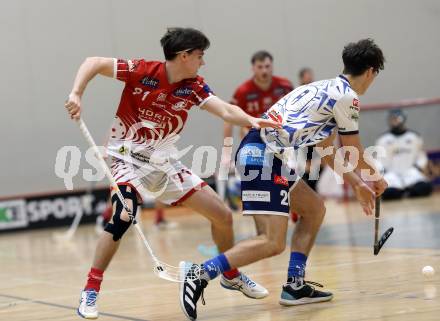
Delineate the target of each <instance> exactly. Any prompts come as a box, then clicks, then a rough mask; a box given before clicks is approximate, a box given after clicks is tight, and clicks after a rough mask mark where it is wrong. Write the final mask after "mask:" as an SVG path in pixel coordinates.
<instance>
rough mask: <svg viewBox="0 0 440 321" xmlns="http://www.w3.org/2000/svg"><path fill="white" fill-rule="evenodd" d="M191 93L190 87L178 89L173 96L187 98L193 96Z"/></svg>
mask: <svg viewBox="0 0 440 321" xmlns="http://www.w3.org/2000/svg"><path fill="white" fill-rule="evenodd" d="M191 93H192V89H191V88H189V87H182V88H177V89H176V90H175V91H174V93H173V95H174V96H176V97H186V96H189V95H191Z"/></svg>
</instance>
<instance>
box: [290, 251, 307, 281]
mask: <svg viewBox="0 0 440 321" xmlns="http://www.w3.org/2000/svg"><path fill="white" fill-rule="evenodd" d="M306 263H307V256H306V255H304V254H302V253H299V252H291V253H290V261H289V269H288V271H287V278H292V277H297V278H298V277H300V278H304V275H305V273H306Z"/></svg>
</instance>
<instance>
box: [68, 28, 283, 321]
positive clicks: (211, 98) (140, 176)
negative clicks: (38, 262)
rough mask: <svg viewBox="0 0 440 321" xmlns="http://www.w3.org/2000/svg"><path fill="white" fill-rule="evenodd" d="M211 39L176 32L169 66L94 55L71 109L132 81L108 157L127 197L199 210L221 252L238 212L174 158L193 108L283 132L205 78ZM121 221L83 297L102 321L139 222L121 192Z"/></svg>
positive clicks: (241, 284)
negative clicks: (103, 297) (109, 284)
mask: <svg viewBox="0 0 440 321" xmlns="http://www.w3.org/2000/svg"><path fill="white" fill-rule="evenodd" d="M209 44H210V43H209V40H208V38H207V37H206V36H205V35H204V34H203V33H202V32H200V31H198V30H195V29H191V28H172V29H169V30H168V31H167V32H166V34H165V35H164V36H163V37H162V39H161V45H162V47H163V51H164V54H165V62H160V61H146V60H143V59H134V60H126V59H115V58H102V57H92V58H87V59H86V60H85V61H84V63H83V64H82V65H81V67H80V68H79V70H78V73H77V75H76V78H75V81H74V84H73V88H72V91H71V93H70V95H69V98H68V100H67V102H66V104H65V107H66V108H67V110H68V113H69V114H70V116H71V118H72V119H75V120H76V119H79V118H80V113H81V97H82V95H83V93H84V90H85V89H86V86H87V84H88V83H89V81H90V80H92V79H93V78H94V77H95V76H96V75H98V74H100V75H103V76H107V77H113V78H115V79H118V80H120V81H122V82H124V83H125V87H124V90H123V92H122V95H121V100H120V103H119V107H118V110H117V112H116V116H115V119H114V122H113V128H112V134H111V137H110V140H109V143H108V151H107V153H108V154H109V155H110V156H112V157H113V161H112V165H111V169H112V173H113V176H114V177H115V180H116V182H117V183H118V185H119V187H120V189H121V192H122V194H123V196H124V198H125V199H126V201H127V203H128V205H129V206H130V207H131V209H132V212H133V214H134V215H136V212H137V209H138V204H139V203H140V202H141V200H142V197H143V195H144V194H145V193H149V194H150V195H152V194H153V195H155V197H156V199H157V200H158V201H160V202H162V203H165V204H170V205H175V204H182V205H184V206H186V207H188V208H190V209H192V210H194V211H196V212H199V213H200V214H202V215H203V216H204V217H206V218H207V219H208V220H210V222H211V224H212V237H213V239H214V242H215V243H216V245H217V247H218V248H219V250H220V251H221V252H224V251H226V250H227V249H229V248H231V247H232V246H233V244H234V237H233V229H232V215H231V210H230V209H229V208H227V207H226V206H225V205H224V203H223V202H222V201H221V200H220V198H219V197H218V196H217V194H216V193H215V192H214V190H212V189H211V188H210V187H209V186H207V185H206V183H204V182H203V181H202V180H201V179H200V178H199V177H198V176H197V175H195V174H194V173H192V172H191V170H190V169H188V168H187V167H185V166H184V165H183V164H182V163H181V162H179V161H178V160H176V159H175V158H173V157H172V156H173V153H174V152H175V147H173V146H174V144H173V143H174V142H175V140H176V139H177V137H178V135H177V134H178V133H179V132H180V131H181V130H182V129H183V127H184V125H185V122H186V120H187V117H188V112H189V110H190V109H191V108H193V107H195V108H201V109H203V110H206V111H208V112H210V113H212V114H214V115H216V116H218V117H220V118H222V119H223V120H224V121H226V122H231V123H233V124H234V125H237V126H242V127H254V128H257V129H259V128H263V127H279V125H278V124H277V123H276V122H273V121H269V120H265V119H259V118H255V117H252V116H250V115H248V114H246V113H245V112H243V110H242V109H241V108H239V107H237V106H234V105H231V104H228V103H226V102H224V101H223V100H221V99H220V98H218V97H216V96H215V95H214V94H213V92H212V91H211V89H210V88H209V86H208V85H207V84H206V83H205V82H204V80H203V78H202V77H200V76H198V75H197V73H198V71H199V69H200V67H202V66H203V65H204V64H205V62H204V60H203V54H204V51H205V50H206V49H207V48H208V47H209ZM112 203H113V217H112V219H111V221H110V222H109V223H108V224H107V225H106V227H105V232H104V233H103V234H102V235H101V237H100V239H99V241H98V244H97V247H96V251H95V257H94V261H93V264H92V267H91V269H90V272H89V274H88V280H87V284H86V285H85V287H84V290H83V291H82V293H81V299H80V305H79V308H78V314H79V315H80V316H82V317H84V318H88V319H94V318H97V317H98V309H97V305H96V300H97V297H98V293H99V290H100V285H101V281H102V279H103V273H104V271H105V270H106V268H107V267H108V265H109V263H110V261H111V260H112V257H113V255H114V254H115V253H116V251H117V249H118V247H119V244H120V240H121V238H122V236H123V235H124V233H125V232H126V230H127V229H128V228H129V226H130V224H131V222H130V219H129V216H128V215H127V213H126V212H125V211H124V209H123V206H122V203H121V202H120V201H119V199H118V197H117V196H116V195H113V196H112ZM220 282H221V284H222V286H223V287H225V288H228V289H234V290H240V291H241V292H243V293H244V294H245V295H246V296H248V297H251V298H262V297H265V296H267V295H268V292H267V290H266V289H265V288H263V287H262V286H260V285H258V284H257V283H256V282H253V281H251V280H250V279H249V278H248V277H247V276H246V275H244V274H242V273H240V272H239V271H238V270H236V269H233V270H230V271H226V273H224V274H223V277H222V278H221V281H220Z"/></svg>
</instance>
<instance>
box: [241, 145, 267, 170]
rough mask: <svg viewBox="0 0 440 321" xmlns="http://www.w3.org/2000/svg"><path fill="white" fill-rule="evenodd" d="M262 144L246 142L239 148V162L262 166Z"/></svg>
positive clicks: (263, 146) (263, 147)
mask: <svg viewBox="0 0 440 321" xmlns="http://www.w3.org/2000/svg"><path fill="white" fill-rule="evenodd" d="M264 151H265V145H264V144H247V145H245V146H243V148H242V149H241V150H240V154H239V155H240V164H242V165H257V166H262V165H263V163H264Z"/></svg>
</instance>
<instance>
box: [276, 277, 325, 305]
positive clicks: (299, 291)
mask: <svg viewBox="0 0 440 321" xmlns="http://www.w3.org/2000/svg"><path fill="white" fill-rule="evenodd" d="M310 284H312V285H316V286H319V287H323V286H322V285H321V284H319V283H316V282H310V281H302V282H301V283H295V282H289V283H287V284H285V285H283V291H282V292H281V298H280V301H279V303H280V304H281V305H287V306H291V305H301V304H309V303H317V302H325V301H330V300H331V299H332V298H333V294H332V293H331V292H324V291H318V290H316V289H315V288H314V287H313V286H312V285H310Z"/></svg>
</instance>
